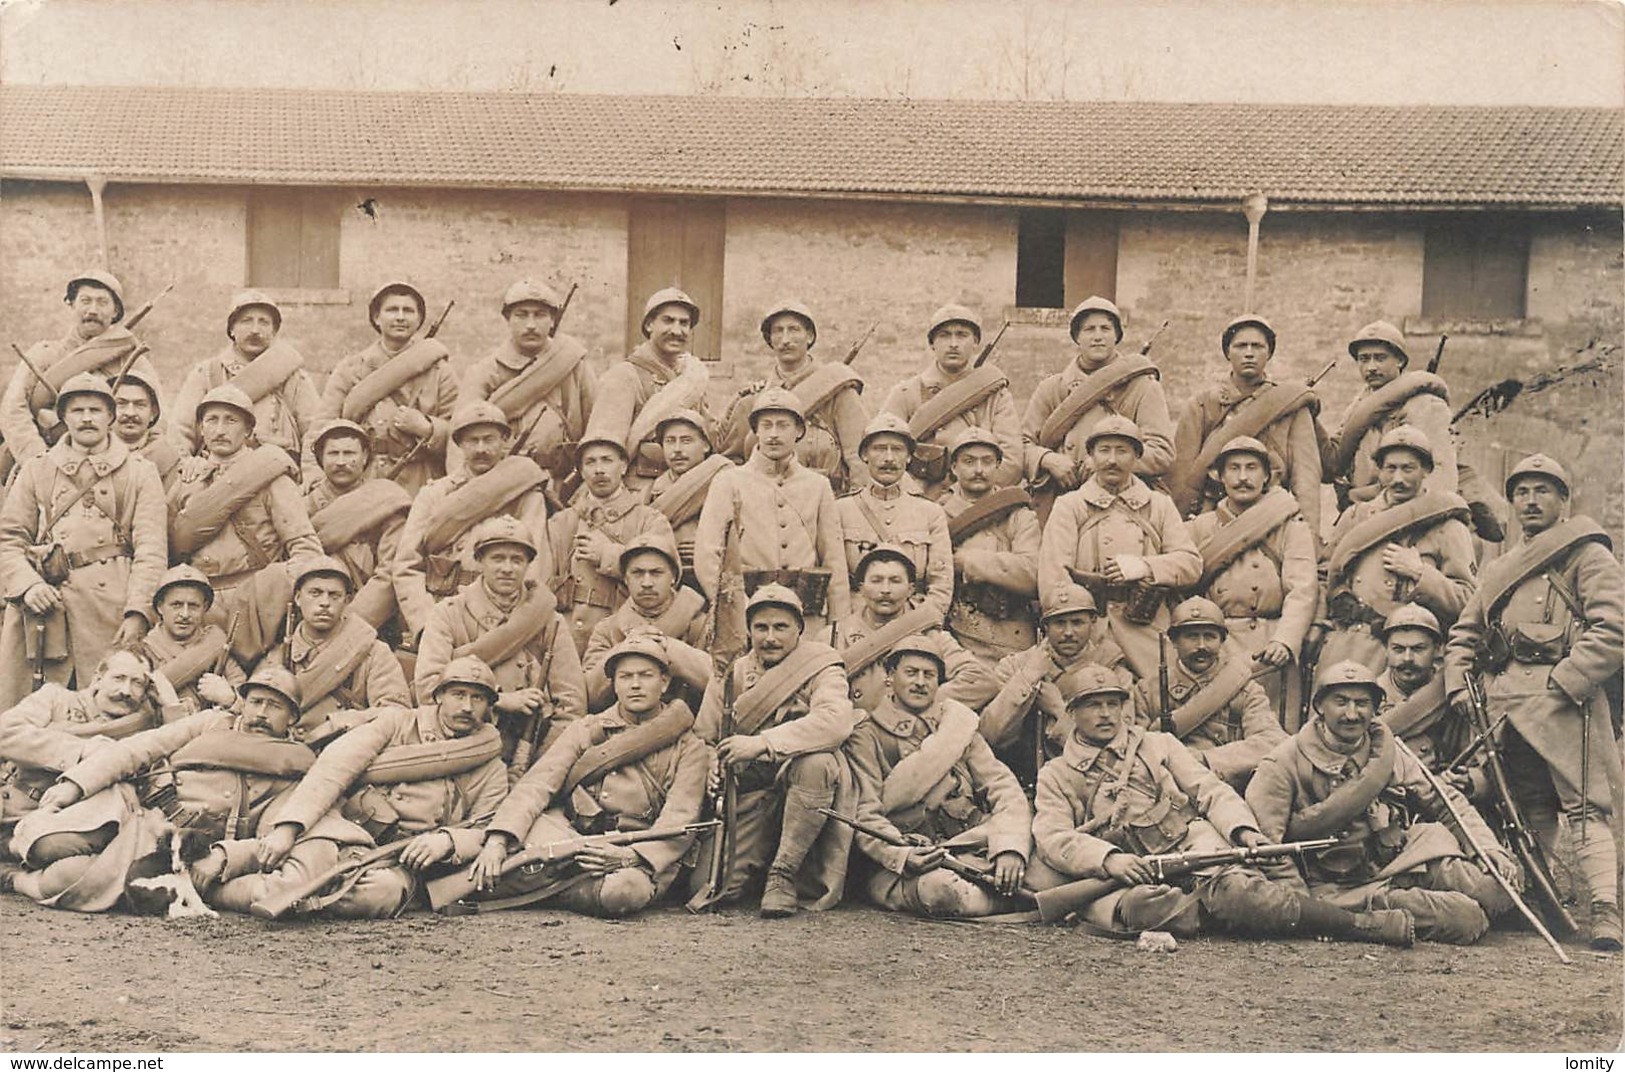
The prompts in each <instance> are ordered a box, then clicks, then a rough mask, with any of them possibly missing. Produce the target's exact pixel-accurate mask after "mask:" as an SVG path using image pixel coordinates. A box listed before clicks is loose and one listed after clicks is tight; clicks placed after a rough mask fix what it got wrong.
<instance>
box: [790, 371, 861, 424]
mask: <svg viewBox="0 0 1625 1072" xmlns="http://www.w3.org/2000/svg"><path fill="white" fill-rule="evenodd" d="M848 387H850V388H851V389H852V390H854V391H857V392H859V393H862V391H863V377H862V376H859V375H858V374H857V372H856V371H855V370H854V369H853V368H852V367H851V366H850V365H834V364H826V363H821V364H818V365H815V366H813V369H812V371H811V372H809V373H807V375H805V376H803V377H802V378H801V380H800V381H799V382H797V383H796V384H795V385H794V386H793V387H791V388H790V393H791V394H793V395H795V396H796V400H797V401H798V402H800V403H801V412H802V413H804V414H806V415H807V417H808V418H809V419H810V418H811V417H812V415H813V412H814V411H815V410H817V409H818V408H820V407H821V406H823V405H824V403H826V402H828V401H829V400H830V399H832V398H834V397H835V396H836V395H837V394H839V393H840V392H841V391H844V390H846V389H847V388H848Z"/></svg>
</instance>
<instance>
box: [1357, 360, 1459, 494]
mask: <svg viewBox="0 0 1625 1072" xmlns="http://www.w3.org/2000/svg"><path fill="white" fill-rule="evenodd" d="M1419 394H1432V395H1438V396H1439V397H1440V398H1442V399H1444V400H1445V401H1446V402H1448V401H1449V400H1450V388H1449V387H1447V386H1446V385H1445V382H1444V380H1442V379H1440V378H1439V377H1438V376H1436V375H1434V374H1433V373H1431V372H1402V373H1400V374H1399V375H1398V376H1396V377H1395V378H1394V379H1393V380H1391V381H1389V382H1388V383H1386V384H1384V385H1383V386H1381V387H1379V388H1377V389H1376V390H1375V391H1372V392H1371V393H1370V394H1368V395H1365V396H1364V397H1362V398H1361V399H1360V400H1359V401H1357V402H1356V403H1355V404H1354V406H1353V408H1352V409H1350V410H1349V412H1348V416H1346V417H1345V418H1344V419H1343V428H1342V430H1341V431H1340V432H1338V440H1337V455H1336V457H1334V458H1333V459H1332V474H1336V475H1342V474H1346V473H1347V472H1348V471H1349V466H1350V465H1352V464H1353V463H1354V455H1355V454H1356V453H1357V452H1358V451H1359V449H1360V440H1362V439H1364V438H1365V434H1366V433H1367V432H1369V431H1370V430H1371V428H1372V426H1373V425H1375V424H1376V423H1377V422H1379V421H1381V420H1383V419H1384V418H1386V417H1387V416H1388V414H1390V413H1392V412H1393V411H1394V410H1396V409H1398V408H1399V407H1400V406H1403V405H1404V404H1405V403H1406V402H1408V401H1409V400H1410V399H1411V397H1412V396H1413V395H1419Z"/></svg>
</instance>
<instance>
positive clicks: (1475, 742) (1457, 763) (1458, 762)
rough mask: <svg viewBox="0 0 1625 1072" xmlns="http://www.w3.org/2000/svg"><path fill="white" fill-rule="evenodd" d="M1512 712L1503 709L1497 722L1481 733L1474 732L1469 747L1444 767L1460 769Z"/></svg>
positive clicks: (1446, 768) (1492, 735) (1493, 734)
mask: <svg viewBox="0 0 1625 1072" xmlns="http://www.w3.org/2000/svg"><path fill="white" fill-rule="evenodd" d="M1511 714H1512V712H1511V711H1510V710H1508V711H1503V712H1502V713H1501V717H1500V718H1498V719H1496V720H1495V724H1494V725H1493V726H1491V727H1490V728H1489V729H1487V730H1484V731H1483V732H1481V733H1477V734H1474V735H1473V739H1472V740H1470V741H1468V742H1467V747H1466V748H1463V749H1462V750H1461V751H1460V752H1458V753H1457V754H1456V758H1455V759H1452V760H1451V761H1450V762H1449V763H1446V764H1445V765H1444V767H1443V769H1444V770H1447V771H1449V770H1458V769H1460V768H1461V766H1462V764H1464V763H1466V762H1467V761H1468V760H1469V759H1472V758H1473V756H1474V754H1475V753H1477V752H1478V750H1479V749H1480V748H1483V747H1484V743H1485V742H1486V741H1488V740H1490V738H1492V737H1494V736H1495V731H1496V730H1498V729H1500V728H1501V726H1502V725H1503V724H1504V723H1505V722H1506V720H1507V717H1508V716H1509V715H1511Z"/></svg>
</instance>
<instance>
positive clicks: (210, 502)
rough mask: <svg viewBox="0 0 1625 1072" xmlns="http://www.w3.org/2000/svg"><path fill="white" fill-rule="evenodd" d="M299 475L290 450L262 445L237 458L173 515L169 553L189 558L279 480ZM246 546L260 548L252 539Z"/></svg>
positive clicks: (245, 543) (190, 497)
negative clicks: (246, 505)
mask: <svg viewBox="0 0 1625 1072" xmlns="http://www.w3.org/2000/svg"><path fill="white" fill-rule="evenodd" d="M297 474H298V469H297V468H296V467H295V466H294V462H293V459H292V458H290V457H289V456H288V453H287V451H285V450H283V449H282V448H281V447H274V446H271V445H270V444H261V445H260V446H258V447H255V448H254V449H253V450H251V451H249V452H247V453H246V455H243V456H240V457H238V458H236V459H234V460H233V461H232V463H231V464H230V465H228V466H227V467H226V469H225V471H224V472H217V473H216V474H215V476H214V479H213V480H211V481H210V482H209V483H208V484H207V485H206V486H204V487H201V488H199V489H198V490H197V491H195V492H193V493H192V494H191V495H190V496H188V497H187V499H186V502H185V504H183V505H182V506H181V508H180V509H179V510H178V511H176V512H174V513H173V514H171V515H170V517H171V519H170V524H169V552H170V554H171V555H188V554H191V553H192V552H193V551H196V550H197V549H198V548H199V547H201V546H203V545H204V544H206V543H208V542H209V541H210V540H212V539H213V538H214V537H215V535H216V534H218V533H219V531H220V528H221V526H222V525H223V524H225V523H227V521H228V519H231V518H234V517H235V516H236V514H237V512H238V511H239V510H241V509H242V507H243V506H244V504H246V503H247V502H248V501H249V500H250V499H252V498H253V497H254V496H256V495H258V494H259V493H260V492H262V491H264V490H265V489H266V488H268V487H270V486H271V482H272V481H274V480H276V478H277V477H279V476H286V477H288V478H290V479H292V478H293V477H295V476H296V475H297ZM239 535H241V534H239ZM243 543H244V545H245V546H247V547H249V548H253V547H255V546H257V545H256V544H255V542H254V541H253V540H247V539H245V540H243ZM249 554H250V555H252V554H253V551H252V550H251V551H250V552H249Z"/></svg>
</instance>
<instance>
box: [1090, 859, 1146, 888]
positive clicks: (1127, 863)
mask: <svg viewBox="0 0 1625 1072" xmlns="http://www.w3.org/2000/svg"><path fill="white" fill-rule="evenodd" d="M1101 866H1102V867H1103V868H1104V869H1105V871H1106V874H1108V875H1110V876H1111V877H1112V878H1114V879H1116V880H1117V881H1119V882H1121V883H1122V884H1123V885H1125V886H1144V885H1147V884H1149V883H1151V882H1154V881H1156V876H1154V875H1153V874H1152V873H1151V865H1150V864H1148V863H1146V862H1145V861H1144V860H1142V859H1140V857H1138V856H1135V855H1133V854H1132V853H1127V852H1114V853H1111V854H1110V855H1108V856H1107V857H1106V862H1105V863H1104V864H1102V865H1101Z"/></svg>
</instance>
